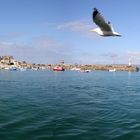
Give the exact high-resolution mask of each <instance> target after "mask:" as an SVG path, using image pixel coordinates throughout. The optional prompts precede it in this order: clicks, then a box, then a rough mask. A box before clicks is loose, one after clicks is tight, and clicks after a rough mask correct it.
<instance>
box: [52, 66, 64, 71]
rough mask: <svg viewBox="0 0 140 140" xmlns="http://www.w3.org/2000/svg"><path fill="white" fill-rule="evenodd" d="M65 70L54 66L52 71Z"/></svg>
mask: <svg viewBox="0 0 140 140" xmlns="http://www.w3.org/2000/svg"><path fill="white" fill-rule="evenodd" d="M64 70H65V69H64V68H63V67H61V66H55V67H54V68H53V71H64Z"/></svg>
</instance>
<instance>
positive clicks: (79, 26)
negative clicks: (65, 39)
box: [56, 20, 93, 35]
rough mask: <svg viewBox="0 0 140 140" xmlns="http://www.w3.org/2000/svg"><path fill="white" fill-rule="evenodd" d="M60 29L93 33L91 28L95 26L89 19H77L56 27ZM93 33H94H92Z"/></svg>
mask: <svg viewBox="0 0 140 140" xmlns="http://www.w3.org/2000/svg"><path fill="white" fill-rule="evenodd" d="M56 28H57V29H58V30H65V31H72V32H78V33H83V34H86V35H91V32H90V30H91V29H92V28H93V24H91V22H90V21H89V20H77V21H70V22H65V23H63V24H60V25H58V26H57V27H56ZM92 35H93V34H92Z"/></svg>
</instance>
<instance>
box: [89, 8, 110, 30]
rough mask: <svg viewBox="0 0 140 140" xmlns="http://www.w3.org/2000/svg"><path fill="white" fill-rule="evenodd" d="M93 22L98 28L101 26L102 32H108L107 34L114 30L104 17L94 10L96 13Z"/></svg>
mask: <svg viewBox="0 0 140 140" xmlns="http://www.w3.org/2000/svg"><path fill="white" fill-rule="evenodd" d="M92 16H93V21H94V22H95V24H96V25H97V26H99V28H100V29H101V30H102V31H107V32H110V31H112V28H111V26H110V23H109V22H108V23H107V22H106V21H105V19H104V17H103V16H102V15H101V14H100V13H99V11H98V10H97V9H96V8H94V11H93V15H92Z"/></svg>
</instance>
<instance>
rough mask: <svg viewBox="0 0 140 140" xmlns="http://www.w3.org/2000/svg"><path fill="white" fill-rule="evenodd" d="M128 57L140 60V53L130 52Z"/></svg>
mask: <svg viewBox="0 0 140 140" xmlns="http://www.w3.org/2000/svg"><path fill="white" fill-rule="evenodd" d="M128 56H129V57H133V58H139V59H140V52H139V51H128Z"/></svg>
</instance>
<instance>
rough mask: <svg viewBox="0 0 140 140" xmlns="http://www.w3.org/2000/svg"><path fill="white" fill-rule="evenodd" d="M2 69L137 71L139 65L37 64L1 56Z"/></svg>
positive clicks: (0, 66) (0, 67)
mask: <svg viewBox="0 0 140 140" xmlns="http://www.w3.org/2000/svg"><path fill="white" fill-rule="evenodd" d="M0 69H1V70H2V69H3V70H21V71H24V70H27V69H31V70H44V69H50V70H54V71H65V70H75V71H81V72H90V71H94V70H103V71H110V72H115V71H130V72H137V71H139V68H138V66H136V65H132V64H131V63H128V64H112V65H111V64H108V65H105V64H104V65H103V64H102V65H101V64H91V65H89V64H88V65H87V64H65V63H64V61H61V62H60V63H59V64H36V63H27V62H26V61H17V60H15V59H14V57H13V56H0Z"/></svg>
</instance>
